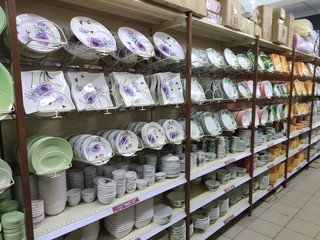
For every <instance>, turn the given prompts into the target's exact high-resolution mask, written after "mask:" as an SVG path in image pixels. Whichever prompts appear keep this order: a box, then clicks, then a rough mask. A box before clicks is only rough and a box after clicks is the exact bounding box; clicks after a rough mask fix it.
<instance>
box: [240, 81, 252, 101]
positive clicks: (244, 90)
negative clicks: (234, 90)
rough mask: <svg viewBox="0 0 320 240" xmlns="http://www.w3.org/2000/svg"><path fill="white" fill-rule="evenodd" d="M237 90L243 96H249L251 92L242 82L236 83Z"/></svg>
mask: <svg viewBox="0 0 320 240" xmlns="http://www.w3.org/2000/svg"><path fill="white" fill-rule="evenodd" d="M237 87H238V92H239V94H240V95H241V97H243V98H251V97H252V94H251V92H250V89H249V88H248V87H247V85H245V84H244V83H243V82H240V83H238V84H237Z"/></svg>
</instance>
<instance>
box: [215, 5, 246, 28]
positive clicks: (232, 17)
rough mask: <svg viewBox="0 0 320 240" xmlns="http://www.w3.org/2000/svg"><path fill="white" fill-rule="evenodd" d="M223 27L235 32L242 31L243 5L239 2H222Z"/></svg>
mask: <svg viewBox="0 0 320 240" xmlns="http://www.w3.org/2000/svg"><path fill="white" fill-rule="evenodd" d="M220 3H221V12H220V16H221V17H222V25H223V26H225V27H229V28H232V29H235V30H240V27H241V17H242V5H241V4H240V3H239V2H238V1H237V0H221V1H220Z"/></svg>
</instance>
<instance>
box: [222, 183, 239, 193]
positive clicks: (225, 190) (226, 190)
mask: <svg viewBox="0 0 320 240" xmlns="http://www.w3.org/2000/svg"><path fill="white" fill-rule="evenodd" d="M235 187H236V186H235V185H233V184H232V185H231V186H230V187H227V188H226V189H224V192H225V193H227V192H229V191H231V190H232V189H234V188H235Z"/></svg>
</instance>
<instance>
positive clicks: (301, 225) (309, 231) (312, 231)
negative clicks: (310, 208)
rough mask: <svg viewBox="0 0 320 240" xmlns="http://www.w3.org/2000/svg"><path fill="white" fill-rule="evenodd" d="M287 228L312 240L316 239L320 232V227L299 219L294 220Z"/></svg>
mask: <svg viewBox="0 0 320 240" xmlns="http://www.w3.org/2000/svg"><path fill="white" fill-rule="evenodd" d="M286 228H288V229H291V230H293V231H296V232H299V233H302V234H304V235H307V236H309V237H312V238H315V237H316V236H317V235H318V233H319V231H320V226H317V225H315V224H312V223H308V222H305V221H303V220H300V219H297V218H292V219H291V221H290V222H289V223H288V224H287V225H286Z"/></svg>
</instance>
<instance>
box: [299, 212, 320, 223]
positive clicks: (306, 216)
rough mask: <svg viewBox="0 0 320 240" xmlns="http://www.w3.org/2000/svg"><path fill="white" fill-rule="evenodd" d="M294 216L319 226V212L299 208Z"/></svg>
mask: <svg viewBox="0 0 320 240" xmlns="http://www.w3.org/2000/svg"><path fill="white" fill-rule="evenodd" d="M294 217H295V218H298V219H300V220H303V221H306V222H309V223H313V224H316V225H318V226H320V214H317V213H313V212H310V211H307V210H300V211H299V212H298V213H297V214H296V215H295V216H294Z"/></svg>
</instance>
